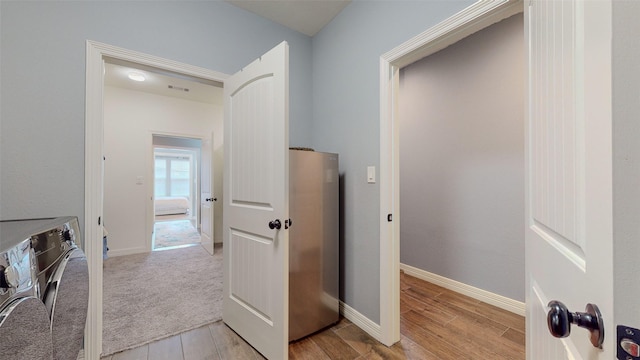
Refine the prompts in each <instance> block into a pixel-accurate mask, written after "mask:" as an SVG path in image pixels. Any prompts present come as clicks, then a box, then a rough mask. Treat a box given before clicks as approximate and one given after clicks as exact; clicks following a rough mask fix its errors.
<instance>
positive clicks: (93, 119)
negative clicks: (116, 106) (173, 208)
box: [84, 40, 228, 359]
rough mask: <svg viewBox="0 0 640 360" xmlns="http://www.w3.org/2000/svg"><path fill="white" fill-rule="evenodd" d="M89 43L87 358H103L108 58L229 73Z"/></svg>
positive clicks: (204, 74) (219, 78)
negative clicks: (104, 198) (104, 133)
mask: <svg viewBox="0 0 640 360" xmlns="http://www.w3.org/2000/svg"><path fill="white" fill-rule="evenodd" d="M86 44H87V50H86V89H85V91H86V94H85V194H84V196H85V200H84V208H85V212H84V239H85V249H84V250H85V253H86V255H87V263H88V265H89V275H90V287H89V312H88V315H87V327H86V330H85V354H86V358H87V359H99V358H100V354H101V352H102V225H101V224H98V219H99V218H102V216H103V176H104V174H103V171H102V169H103V167H102V165H103V160H102V159H103V154H104V144H103V126H104V118H103V107H104V106H103V101H104V99H103V90H104V78H103V76H104V73H103V71H104V64H103V63H104V59H105V58H111V59H118V60H124V61H129V62H133V63H137V64H141V65H146V66H151V67H154V68H157V69H160V70H165V71H170V72H174V73H176V74H183V75H188V76H193V77H197V78H201V79H206V80H212V81H216V82H221V83H223V82H224V80H225V79H227V78H228V75H226V74H223V73H220V72H217V71H212V70H208V69H205V68H201V67H197V66H193V65H188V64H183V63H180V62H177V61H173V60H168V59H163V58H160V57H157V56H153V55H148V54H144V53H141V52H137V51H132V50H127V49H123V48H119V47H116V46H112V45H107V44H103V43H99V42H96V41H91V40H87V42H86Z"/></svg>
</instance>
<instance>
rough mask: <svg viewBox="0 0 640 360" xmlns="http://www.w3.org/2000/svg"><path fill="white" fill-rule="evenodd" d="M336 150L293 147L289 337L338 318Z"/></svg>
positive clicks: (313, 329) (290, 162) (291, 152)
mask: <svg viewBox="0 0 640 360" xmlns="http://www.w3.org/2000/svg"><path fill="white" fill-rule="evenodd" d="M338 191H339V175H338V154H329V153H321V152H315V151H305V150H289V213H290V214H291V221H292V225H291V227H290V229H289V230H290V231H291V232H290V233H289V341H293V340H298V339H300V338H302V337H305V336H307V335H309V334H312V333H314V332H316V331H318V330H321V329H323V328H325V327H327V326H329V325H332V324H334V323H336V322H338V320H339V309H338V291H339V288H338V284H339V276H338V274H339V263H338V251H339V246H338V236H339V234H338V231H339V229H338V222H339V217H338V212H339V200H338V196H339V195H338Z"/></svg>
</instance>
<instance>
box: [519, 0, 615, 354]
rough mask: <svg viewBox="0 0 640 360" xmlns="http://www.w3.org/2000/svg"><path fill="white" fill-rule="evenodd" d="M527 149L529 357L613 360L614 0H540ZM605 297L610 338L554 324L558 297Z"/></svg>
mask: <svg viewBox="0 0 640 360" xmlns="http://www.w3.org/2000/svg"><path fill="white" fill-rule="evenodd" d="M525 12H526V13H525V19H527V21H528V26H527V31H528V41H529V45H530V46H529V54H528V62H529V67H528V68H529V96H528V114H527V115H528V116H527V117H528V124H527V127H526V131H527V137H526V139H527V147H526V151H527V157H526V170H527V177H526V219H527V228H526V274H527V358H528V359H532V360H534V359H545V360H553V359H613V358H615V346H616V345H615V337H616V334H615V330H614V329H615V325H614V322H613V321H614V319H613V317H614V314H613V304H614V303H613V265H612V264H613V260H612V256H613V236H612V138H611V131H612V129H611V128H612V117H611V34H612V30H611V2H610V1H585V2H581V1H575V0H571V1H540V2H538V1H533V2H532V3H530V4H527V6H525ZM551 300H558V301H561V302H562V303H564V304H565V305H566V307H567V308H568V309H569V310H570V311H572V312H585V306H586V304H587V303H592V304H596V305H597V306H598V307H599V309H600V312H601V313H602V317H603V320H604V344H603V345H602V349H598V348H596V347H594V346H593V345H592V344H591V342H590V338H589V335H590V333H589V332H588V331H587V330H585V329H582V328H579V327H578V326H576V325H571V332H570V335H569V336H568V337H565V338H555V337H553V336H552V335H551V334H550V331H549V330H548V327H547V314H548V312H549V307H548V306H547V305H548V303H549V301H551Z"/></svg>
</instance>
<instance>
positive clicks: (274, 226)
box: [269, 219, 282, 230]
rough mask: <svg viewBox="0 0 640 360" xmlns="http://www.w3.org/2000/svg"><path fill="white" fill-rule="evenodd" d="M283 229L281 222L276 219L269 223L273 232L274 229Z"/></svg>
mask: <svg viewBox="0 0 640 360" xmlns="http://www.w3.org/2000/svg"><path fill="white" fill-rule="evenodd" d="M281 227H282V224H281V223H280V220H278V219H275V220H273V221H269V229H271V230H273V229H278V230H280V228H281Z"/></svg>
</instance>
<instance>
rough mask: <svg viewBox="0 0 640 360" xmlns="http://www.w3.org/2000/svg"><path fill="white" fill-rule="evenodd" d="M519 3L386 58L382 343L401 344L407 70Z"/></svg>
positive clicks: (447, 27) (462, 18)
mask: <svg viewBox="0 0 640 360" xmlns="http://www.w3.org/2000/svg"><path fill="white" fill-rule="evenodd" d="M519 12H522V4H521V3H517V2H503V3H495V2H494V3H482V2H477V3H475V4H473V5H471V6H469V7H468V8H466V9H465V10H464V11H463V12H461V13H460V14H456V15H454V16H452V17H450V18H449V19H447V20H445V21H444V22H442V23H441V24H438V25H437V26H434V27H432V28H430V29H429V30H427V31H425V32H424V33H422V34H420V35H418V36H416V37H415V38H413V39H409V40H407V41H406V42H405V43H403V44H401V45H399V46H398V47H396V48H394V49H392V50H390V51H389V52H387V53H385V54H383V55H382V56H381V59H380V60H381V67H380V89H381V92H380V104H381V109H380V114H381V116H380V134H381V136H380V211H381V214H380V219H385V220H387V221H382V220H381V221H380V328H381V336H380V338H381V341H382V342H383V343H385V344H386V345H389V346H390V345H392V344H394V343H395V342H397V341H399V340H400V304H399V303H400V299H399V287H400V280H399V274H400V244H399V239H400V224H399V223H398V222H397V221H394V220H395V219H396V217H395V216H393V214H399V213H400V205H399V198H400V186H399V184H400V177H399V136H400V133H399V123H400V120H399V112H398V101H399V84H400V72H401V69H402V68H404V67H406V66H407V65H410V64H412V63H414V62H416V61H418V60H420V59H423V58H425V57H427V56H429V55H431V54H434V53H436V52H438V51H440V50H442V49H444V48H445V47H447V46H449V45H452V44H454V43H456V42H458V41H459V40H461V39H464V38H465V37H467V36H469V35H471V34H473V33H475V32H477V31H479V30H481V29H484V28H486V27H488V26H490V25H491V24H493V23H496V22H498V21H500V20H503V19H506V18H508V17H510V16H511V15H514V14H517V13H519Z"/></svg>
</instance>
